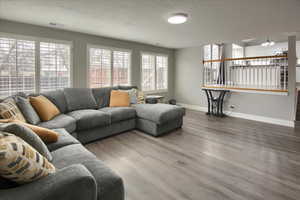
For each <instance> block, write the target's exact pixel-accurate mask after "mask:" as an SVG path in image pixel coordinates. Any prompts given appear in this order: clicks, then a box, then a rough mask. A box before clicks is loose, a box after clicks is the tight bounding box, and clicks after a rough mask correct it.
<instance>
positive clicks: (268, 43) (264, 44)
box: [261, 39, 275, 47]
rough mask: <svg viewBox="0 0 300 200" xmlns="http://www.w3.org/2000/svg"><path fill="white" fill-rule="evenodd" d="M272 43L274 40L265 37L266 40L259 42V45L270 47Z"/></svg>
mask: <svg viewBox="0 0 300 200" xmlns="http://www.w3.org/2000/svg"><path fill="white" fill-rule="evenodd" d="M274 44H275V42H274V41H271V40H269V39H267V41H266V42H263V43H261V46H263V47H271V46H273V45H274Z"/></svg>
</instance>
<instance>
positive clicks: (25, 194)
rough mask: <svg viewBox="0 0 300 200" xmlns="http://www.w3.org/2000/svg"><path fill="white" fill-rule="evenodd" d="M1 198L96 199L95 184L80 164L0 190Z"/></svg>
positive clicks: (35, 199)
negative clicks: (30, 181)
mask: <svg viewBox="0 0 300 200" xmlns="http://www.w3.org/2000/svg"><path fill="white" fill-rule="evenodd" d="M0 197H1V200H15V199H22V200H53V199H55V200H74V199H76V200H96V199H97V184H96V181H95V179H94V177H93V176H92V174H91V173H90V172H89V171H88V170H87V169H86V168H85V167H84V166H83V165H81V164H76V165H71V166H69V167H66V168H63V169H60V170H57V172H56V173H54V174H51V175H49V176H47V177H44V178H42V179H40V180H37V181H35V182H32V183H28V184H25V185H21V186H18V187H16V188H11V189H6V190H0Z"/></svg>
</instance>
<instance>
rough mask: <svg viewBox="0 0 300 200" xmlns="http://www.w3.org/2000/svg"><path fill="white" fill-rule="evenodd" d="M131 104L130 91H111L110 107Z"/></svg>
mask: <svg viewBox="0 0 300 200" xmlns="http://www.w3.org/2000/svg"><path fill="white" fill-rule="evenodd" d="M128 106H130V97H129V94H128V92H122V91H118V90H112V91H111V93H110V102H109V107H128Z"/></svg>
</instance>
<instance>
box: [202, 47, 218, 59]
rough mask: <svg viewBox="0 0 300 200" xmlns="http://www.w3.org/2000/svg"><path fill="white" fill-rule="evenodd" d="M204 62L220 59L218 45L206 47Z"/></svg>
mask: <svg viewBox="0 0 300 200" xmlns="http://www.w3.org/2000/svg"><path fill="white" fill-rule="evenodd" d="M203 51H204V55H203V57H204V60H218V59H220V47H219V45H216V44H208V45H204V47H203Z"/></svg>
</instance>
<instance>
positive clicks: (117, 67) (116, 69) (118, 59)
mask: <svg viewBox="0 0 300 200" xmlns="http://www.w3.org/2000/svg"><path fill="white" fill-rule="evenodd" d="M130 62H131V61H130V53H129V52H124V51H113V85H114V86H116V85H129V84H130V80H129V73H130V72H129V67H130Z"/></svg>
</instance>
